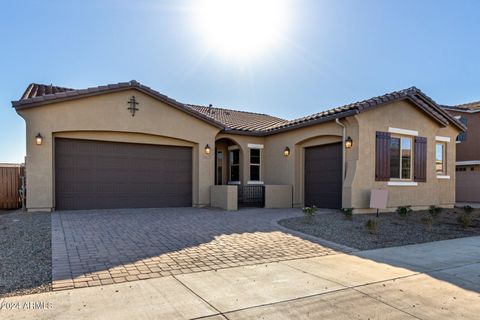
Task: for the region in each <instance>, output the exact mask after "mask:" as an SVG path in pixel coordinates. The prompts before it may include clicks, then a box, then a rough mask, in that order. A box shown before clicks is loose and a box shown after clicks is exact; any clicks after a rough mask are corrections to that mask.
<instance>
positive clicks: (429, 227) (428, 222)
mask: <svg viewBox="0 0 480 320" xmlns="http://www.w3.org/2000/svg"><path fill="white" fill-rule="evenodd" d="M420 221H421V222H422V223H423V224H424V225H425V228H426V229H427V230H428V231H430V230H432V224H433V217H432V216H423V217H422V218H421V219H420Z"/></svg>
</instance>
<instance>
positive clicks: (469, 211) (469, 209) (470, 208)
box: [462, 205, 473, 215]
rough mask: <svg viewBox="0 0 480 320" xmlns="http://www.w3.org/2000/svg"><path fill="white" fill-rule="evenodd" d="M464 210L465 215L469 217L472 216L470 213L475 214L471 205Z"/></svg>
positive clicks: (464, 207)
mask: <svg viewBox="0 0 480 320" xmlns="http://www.w3.org/2000/svg"><path fill="white" fill-rule="evenodd" d="M462 209H463V212H465V214H467V215H470V213H472V212H473V208H472V207H471V206H469V205H466V206H463V207H462Z"/></svg>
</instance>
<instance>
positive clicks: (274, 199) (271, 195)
mask: <svg viewBox="0 0 480 320" xmlns="http://www.w3.org/2000/svg"><path fill="white" fill-rule="evenodd" d="M292 200H293V188H292V186H290V185H269V184H267V185H266V186H265V208H271V209H275V208H291V207H292Z"/></svg>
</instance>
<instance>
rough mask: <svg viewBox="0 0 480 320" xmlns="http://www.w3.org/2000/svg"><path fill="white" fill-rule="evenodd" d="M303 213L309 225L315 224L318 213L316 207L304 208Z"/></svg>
mask: <svg viewBox="0 0 480 320" xmlns="http://www.w3.org/2000/svg"><path fill="white" fill-rule="evenodd" d="M302 211H303V214H304V215H305V218H306V219H307V221H308V222H309V223H312V222H313V217H315V214H316V211H317V207H315V206H311V207H304V208H303V209H302Z"/></svg>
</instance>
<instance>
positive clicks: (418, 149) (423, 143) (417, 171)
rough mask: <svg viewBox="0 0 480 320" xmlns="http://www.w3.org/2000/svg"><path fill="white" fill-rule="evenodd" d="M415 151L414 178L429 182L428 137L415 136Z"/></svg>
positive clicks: (418, 180)
mask: <svg viewBox="0 0 480 320" xmlns="http://www.w3.org/2000/svg"><path fill="white" fill-rule="evenodd" d="M413 153H414V154H413V162H414V165H413V180H414V181H417V182H427V138H425V137H415V144H414V146H413Z"/></svg>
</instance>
